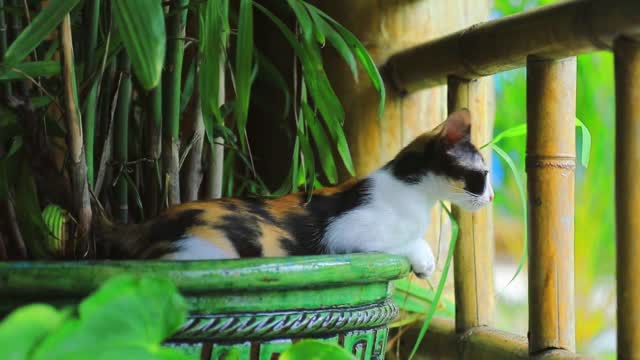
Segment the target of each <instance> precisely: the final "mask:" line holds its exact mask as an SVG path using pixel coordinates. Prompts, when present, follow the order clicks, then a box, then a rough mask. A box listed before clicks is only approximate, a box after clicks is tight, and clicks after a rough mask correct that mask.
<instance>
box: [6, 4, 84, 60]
mask: <svg viewBox="0 0 640 360" xmlns="http://www.w3.org/2000/svg"><path fill="white" fill-rule="evenodd" d="M78 2H80V0H51V1H49V2H48V4H47V6H46V7H44V8H43V9H42V11H40V13H38V15H37V16H36V17H35V18H34V19H33V21H32V22H31V23H30V24H29V26H27V27H26V28H25V29H24V30H23V31H22V32H21V33H20V35H18V38H17V39H16V40H15V41H14V42H13V43H11V46H9V49H7V52H6V53H5V55H4V61H3V62H4V66H6V67H7V68H13V67H15V66H16V65H17V64H18V63H19V62H21V61H22V60H24V58H26V57H27V56H28V55H29V53H31V51H33V49H35V48H36V47H37V46H38V45H40V43H41V42H42V41H43V40H44V39H46V38H47V36H49V34H50V33H51V32H52V31H53V30H54V29H55V28H56V27H57V26H58V25H60V23H61V22H62V19H64V17H65V16H66V15H67V14H68V13H69V12H70V11H71V9H73V7H74V6H76V5H77V4H78Z"/></svg>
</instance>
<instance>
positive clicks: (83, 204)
mask: <svg viewBox="0 0 640 360" xmlns="http://www.w3.org/2000/svg"><path fill="white" fill-rule="evenodd" d="M60 44H61V46H60V47H61V48H62V74H63V78H64V81H63V84H64V99H65V120H66V122H65V123H66V126H67V147H68V149H69V161H70V167H69V169H70V178H71V189H72V193H73V213H74V215H75V216H76V219H77V221H78V231H77V235H78V237H80V238H81V239H82V238H84V237H86V236H87V235H88V233H89V231H90V226H91V203H90V199H89V185H88V183H87V164H86V163H85V156H84V144H83V140H82V120H81V119H80V109H79V108H78V99H77V98H76V96H77V94H76V91H75V87H76V84H75V83H74V82H75V75H74V67H73V40H72V38H71V19H70V16H69V15H66V16H65V17H64V20H63V21H62V25H61V26H60ZM70 245H71V246H72V247H73V249H65V250H66V252H67V255H69V252H73V251H76V250H77V249H75V246H76V244H75V243H74V244H70Z"/></svg>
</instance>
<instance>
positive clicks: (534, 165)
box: [526, 155, 576, 170]
mask: <svg viewBox="0 0 640 360" xmlns="http://www.w3.org/2000/svg"><path fill="white" fill-rule="evenodd" d="M526 167H527V169H541V168H556V169H566V170H574V169H575V168H576V158H575V157H572V156H535V155H527V159H526Z"/></svg>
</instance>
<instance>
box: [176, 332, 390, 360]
mask: <svg viewBox="0 0 640 360" xmlns="http://www.w3.org/2000/svg"><path fill="white" fill-rule="evenodd" d="M388 332H389V330H388V329H387V328H386V327H378V328H375V329H368V330H356V331H350V332H346V333H343V334H340V335H336V336H333V337H327V338H318V337H313V339H315V340H320V341H324V342H327V343H332V344H337V345H340V346H342V347H344V348H345V349H347V350H348V351H350V352H351V353H352V354H353V355H354V357H355V359H356V360H369V359H371V360H382V359H384V353H385V349H386V345H387V335H388ZM300 340H303V338H294V339H275V340H266V341H259V340H255V341H243V342H238V343H211V342H204V343H202V344H180V343H169V344H167V346H172V347H176V348H179V349H181V350H182V351H184V352H185V353H188V354H192V355H193V356H195V357H199V358H200V359H206V360H224V359H226V358H227V356H229V355H230V354H231V353H232V352H234V353H235V355H237V356H238V359H240V360H275V359H278V358H279V357H280V354H282V353H283V352H284V351H285V350H287V349H288V348H289V346H291V345H292V344H294V343H295V342H297V341H300Z"/></svg>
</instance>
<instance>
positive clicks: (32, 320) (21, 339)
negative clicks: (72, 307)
mask: <svg viewBox="0 0 640 360" xmlns="http://www.w3.org/2000/svg"><path fill="white" fill-rule="evenodd" d="M66 317H67V313H66V312H58V311H57V310H56V309H54V308H53V307H52V306H49V305H43V304H33V305H27V306H24V307H21V308H19V309H17V310H15V311H14V312H12V313H11V314H9V316H7V317H6V318H5V319H4V320H3V321H2V323H0V359H4V360H19V359H20V360H21V359H28V358H29V354H31V353H32V351H33V350H34V349H35V348H36V347H37V346H38V344H39V343H40V342H41V341H42V340H43V339H44V338H45V337H46V336H47V335H48V334H50V333H51V332H52V331H53V330H55V329H57V328H58V327H60V325H62V323H63V321H64V320H65V318H66Z"/></svg>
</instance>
